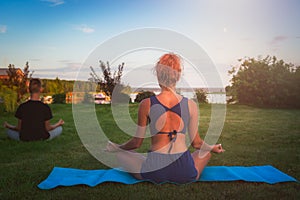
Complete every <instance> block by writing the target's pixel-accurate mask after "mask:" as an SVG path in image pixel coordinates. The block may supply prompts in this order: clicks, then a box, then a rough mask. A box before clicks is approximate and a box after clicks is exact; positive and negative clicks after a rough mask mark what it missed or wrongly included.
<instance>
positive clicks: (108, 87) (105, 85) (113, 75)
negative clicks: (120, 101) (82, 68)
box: [89, 60, 124, 97]
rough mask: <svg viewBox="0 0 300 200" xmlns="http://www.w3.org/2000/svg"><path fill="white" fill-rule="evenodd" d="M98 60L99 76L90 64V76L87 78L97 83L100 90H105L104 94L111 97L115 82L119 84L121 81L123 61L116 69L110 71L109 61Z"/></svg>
mask: <svg viewBox="0 0 300 200" xmlns="http://www.w3.org/2000/svg"><path fill="white" fill-rule="evenodd" d="M99 62H100V66H99V67H100V68H101V71H102V76H101V77H99V76H98V75H97V73H96V71H95V70H94V68H93V67H92V66H90V69H91V73H90V75H91V78H90V79H89V80H90V81H93V82H96V83H97V84H98V85H99V87H100V90H102V91H103V92H105V94H106V95H108V96H110V97H112V94H113V91H114V88H115V86H116V85H117V84H119V85H120V83H121V77H122V73H123V68H124V63H122V64H120V65H119V66H118V69H117V71H114V72H112V69H111V67H110V65H109V62H107V63H106V64H105V63H104V62H102V61H101V60H100V61H99Z"/></svg>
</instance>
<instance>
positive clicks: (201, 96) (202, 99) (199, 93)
mask: <svg viewBox="0 0 300 200" xmlns="http://www.w3.org/2000/svg"><path fill="white" fill-rule="evenodd" d="M195 98H196V99H197V101H198V102H199V103H208V101H207V92H205V91H204V90H203V89H199V90H196V93H195Z"/></svg>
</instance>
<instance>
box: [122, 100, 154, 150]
mask: <svg viewBox="0 0 300 200" xmlns="http://www.w3.org/2000/svg"><path fill="white" fill-rule="evenodd" d="M149 109H150V99H149V98H148V99H144V100H143V101H142V102H141V103H140V105H139V110H138V126H137V129H136V133H135V136H134V137H133V138H131V139H130V140H129V141H128V142H126V143H124V144H122V145H119V146H118V147H119V148H121V149H123V150H133V149H137V148H139V147H140V146H141V145H142V143H143V140H144V137H145V134H146V127H147V122H148V114H149Z"/></svg>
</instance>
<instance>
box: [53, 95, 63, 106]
mask: <svg viewBox="0 0 300 200" xmlns="http://www.w3.org/2000/svg"><path fill="white" fill-rule="evenodd" d="M52 98H53V103H60V104H62V103H66V94H65V93H60V94H54V95H53V96H52Z"/></svg>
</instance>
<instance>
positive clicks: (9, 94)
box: [0, 83, 18, 113]
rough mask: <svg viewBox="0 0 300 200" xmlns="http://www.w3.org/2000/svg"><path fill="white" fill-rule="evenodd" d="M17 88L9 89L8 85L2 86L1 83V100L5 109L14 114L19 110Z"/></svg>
mask: <svg viewBox="0 0 300 200" xmlns="http://www.w3.org/2000/svg"><path fill="white" fill-rule="evenodd" d="M16 90H17V88H16V86H14V87H13V88H9V87H7V86H6V85H1V83H0V99H2V100H3V104H4V109H5V111H6V112H10V113H13V112H15V111H16V108H17V105H18V104H17V99H18V94H17V92H16Z"/></svg>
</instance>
